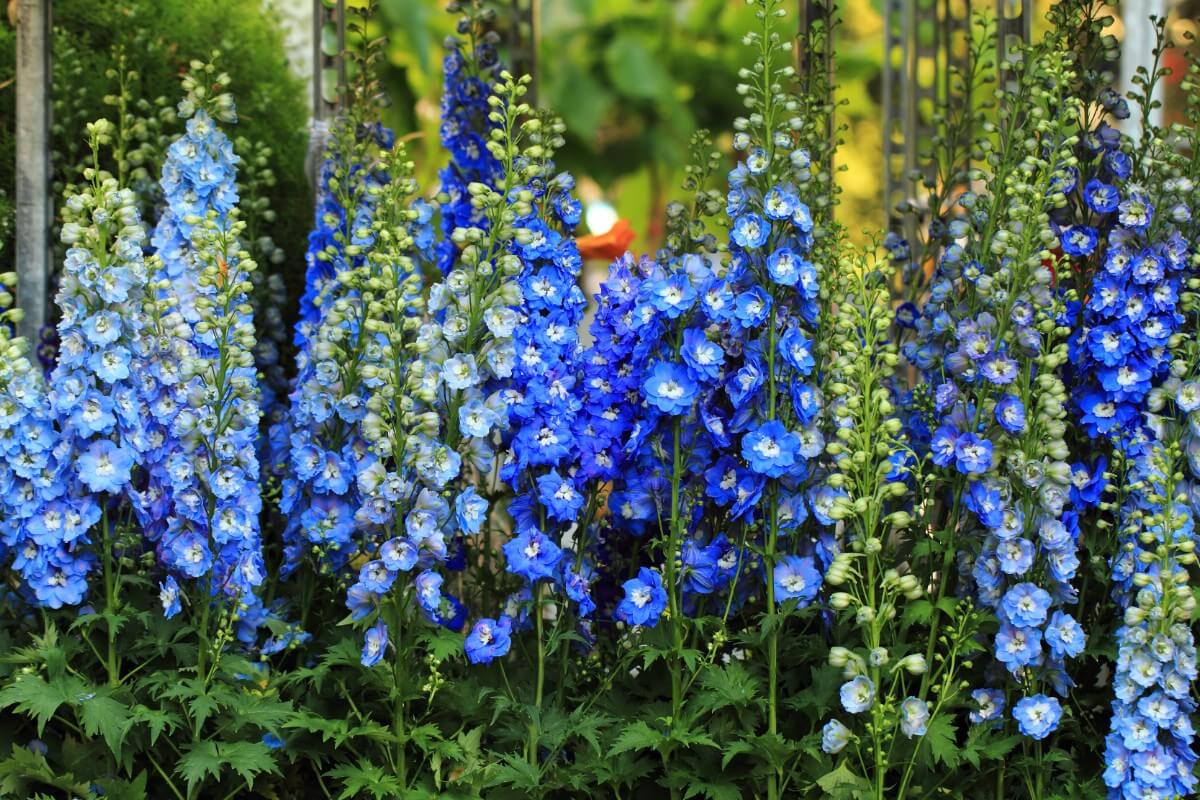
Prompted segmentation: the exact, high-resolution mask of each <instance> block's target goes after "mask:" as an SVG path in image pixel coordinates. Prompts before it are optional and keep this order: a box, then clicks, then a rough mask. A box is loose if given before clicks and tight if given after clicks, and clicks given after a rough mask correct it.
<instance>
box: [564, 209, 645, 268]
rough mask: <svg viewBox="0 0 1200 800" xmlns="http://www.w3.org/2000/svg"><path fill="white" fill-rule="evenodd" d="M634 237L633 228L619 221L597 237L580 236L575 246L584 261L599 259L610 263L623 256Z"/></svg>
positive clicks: (622, 220) (625, 221)
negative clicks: (577, 247)
mask: <svg viewBox="0 0 1200 800" xmlns="http://www.w3.org/2000/svg"><path fill="white" fill-rule="evenodd" d="M635 235H636V234H634V232H633V228H631V227H630V226H629V220H625V219H619V220H617V223H616V224H615V225H613V226H612V227H611V228H609V230H608V232H607V233H602V234H600V235H599V236H580V237H578V238H577V239H576V240H575V244H577V245H578V246H579V255H580V256H581V257H583V259H584V260H587V259H590V258H601V259H604V260H605V261H611V260H613V259H614V258H620V257H621V256H623V255H625V251H626V250H628V249H629V243H630V242H632V241H633V237H634V236H635Z"/></svg>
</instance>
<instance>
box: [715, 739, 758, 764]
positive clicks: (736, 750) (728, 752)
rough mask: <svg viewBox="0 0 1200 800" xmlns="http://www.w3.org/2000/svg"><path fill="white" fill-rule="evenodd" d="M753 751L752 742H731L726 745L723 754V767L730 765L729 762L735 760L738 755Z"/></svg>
mask: <svg viewBox="0 0 1200 800" xmlns="http://www.w3.org/2000/svg"><path fill="white" fill-rule="evenodd" d="M753 752H754V745H752V744H750V743H749V742H747V741H743V740H738V741H736V742H730V743H729V744H728V745H726V746H725V752H724V755H722V756H721V769H725V768H726V767H728V766H729V762H730V761H733V760H734V759H735V758H737V757H738V756H740V755H746V754H747V753H753Z"/></svg>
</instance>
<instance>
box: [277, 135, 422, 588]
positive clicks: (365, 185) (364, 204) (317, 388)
mask: <svg viewBox="0 0 1200 800" xmlns="http://www.w3.org/2000/svg"><path fill="white" fill-rule="evenodd" d="M392 138H393V137H392V135H391V132H390V131H388V130H386V129H384V128H381V127H378V126H375V125H373V124H364V123H362V121H361V120H360V118H359V117H358V116H351V117H350V118H347V119H345V120H342V121H339V123H338V125H337V127H336V128H335V129H334V131H333V134H332V137H331V140H330V143H329V147H328V150H327V152H326V157H325V160H324V162H323V165H322V167H321V184H320V187H319V188H318V192H317V211H316V220H315V223H314V228H313V231H312V233H310V235H309V249H308V253H307V255H306V258H307V261H308V270H307V274H306V286H305V293H304V297H303V298H302V300H301V310H300V320H299V322H298V323H297V327H296V336H295V344H296V346H297V354H296V363H297V376H296V380H295V384H294V388H293V390H292V393H291V397H290V413H289V415H288V417H287V419H286V420H285V422H283V423H281V424H280V425H277V426H276V427H275V428H274V429H273V430H272V431H271V438H272V439H282V440H285V441H286V442H287V446H286V452H285V454H284V455H285V456H286V460H285V464H284V469H283V475H284V480H283V500H282V502H281V504H280V510H281V511H282V512H283V513H284V514H285V515H286V516H287V524H286V527H285V530H284V574H285V575H286V574H290V573H291V572H292V571H293V570H295V569H296V568H297V567H298V566H299V564H300V562H301V560H302V558H303V557H304V555H305V554H307V553H310V552H311V553H313V555H314V557H315V560H316V563H317V565H318V568H324V569H332V570H335V571H336V570H340V569H341V568H343V567H344V566H345V564H346V562H347V561H348V560H349V558H350V557H351V556H352V554H353V552H354V549H355V545H354V543H353V542H352V537H351V534H352V531H353V525H352V524H330V523H329V520H331V519H337V520H344V521H346V522H347V523H349V521H350V520H351V519H352V518H353V517H354V516H355V515H356V514H357V513H358V512H359V511H360V509H361V508H362V506H363V503H364V498H363V496H362V493H361V492H360V491H359V485H358V469H359V467H360V466H363V467H365V466H367V465H366V464H361V459H362V454H363V453H364V452H365V451H366V450H367V444H366V442H365V440H364V438H363V437H362V435H361V434H360V433H359V432H358V429H357V426H358V424H359V423H361V422H362V420H363V419H364V418H365V416H366V413H367V401H368V397H369V393H370V389H371V388H372V387H371V385H370V382H369V381H367V380H364V376H363V367H364V365H365V364H366V363H367V361H368V359H369V358H370V356H371V355H372V354H373V353H374V352H375V351H376V350H377V349H378V347H379V346H380V345H379V344H378V343H377V342H373V340H372V338H371V336H370V334H369V333H368V332H367V331H366V330H365V326H366V313H367V309H366V307H365V305H364V303H363V302H362V300H361V294H360V293H359V292H358V291H357V282H358V281H361V280H364V279H365V277H366V276H365V275H363V274H362V272H363V271H364V270H368V261H369V259H368V256H367V254H368V253H370V252H371V251H372V245H373V244H374V242H375V236H376V234H375V232H374V223H375V220H376V215H377V211H378V207H379V205H380V203H381V202H382V201H383V199H384V196H385V192H394V191H396V190H397V187H396V186H393V184H392V180H391V176H390V175H389V174H388V171H387V165H386V163H385V159H384V157H383V156H382V154H383V153H386V152H389V151H390V147H391V142H392ZM336 175H340V176H341V177H340V178H339V179H337V180H334V178H335V176H336ZM399 178H400V176H397V179H399ZM412 188H413V187H409V186H405V185H403V184H402V186H401V187H400V188H399V190H400V191H401V192H403V191H404V190H408V191H411V190H412ZM394 199H397V200H402V199H403V198H402V197H400V198H394ZM396 277H397V280H399V281H403V279H404V277H405V276H404V275H403V274H400V275H397V276H396Z"/></svg>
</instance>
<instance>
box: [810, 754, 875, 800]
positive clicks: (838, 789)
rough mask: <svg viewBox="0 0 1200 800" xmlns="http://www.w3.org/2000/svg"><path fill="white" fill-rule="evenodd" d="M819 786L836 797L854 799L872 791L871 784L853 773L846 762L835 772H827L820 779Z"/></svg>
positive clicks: (818, 780)
mask: <svg viewBox="0 0 1200 800" xmlns="http://www.w3.org/2000/svg"><path fill="white" fill-rule="evenodd" d="M817 786H820V787H821V788H822V789H824V790H825V793H826V794H829V795H833V796H835V797H853V796H856V795H857V794H858V793H859V792H869V791H871V784H870V783H868V782H867V779H866V778H863V777H862V776H860V775H855V774H854V773H853V772H851V771H850V767H848V766H846V763H845V762H842V763H841V764H839V765H838V767H837V769H835V770H834V771H833V772H827V773H825V774H824V775H822V776H821V777H820V778H818V779H817Z"/></svg>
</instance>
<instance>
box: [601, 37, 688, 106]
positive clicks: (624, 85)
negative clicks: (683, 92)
mask: <svg viewBox="0 0 1200 800" xmlns="http://www.w3.org/2000/svg"><path fill="white" fill-rule="evenodd" d="M604 63H605V65H606V66H607V67H608V76H609V78H610V79H611V80H612V82H613V86H615V87H616V89H617V91H618V92H620V93H621V94H623V95H625V96H626V97H634V98H638V99H641V100H669V99H671V92H672V90H673V86H672V82H671V76H670V75H669V74H668V73H667V71H666V70H665V69H663V66H662V64H661V63H659V61H658V59H657V58H656V57H655V55H654V54H653V53H652V52H650V50H649V49H648V48H647V47H646V46H645V45H643V44H642V43H641V42H640V41H638V39H637V38H636V37H635V36H632V35H630V34H619V35H618V36H617V37H616V38H615V39H613V40H612V42H611V43H610V44H609V45H608V47H607V49H605V51H604Z"/></svg>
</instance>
